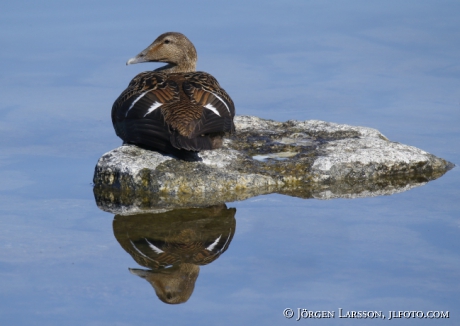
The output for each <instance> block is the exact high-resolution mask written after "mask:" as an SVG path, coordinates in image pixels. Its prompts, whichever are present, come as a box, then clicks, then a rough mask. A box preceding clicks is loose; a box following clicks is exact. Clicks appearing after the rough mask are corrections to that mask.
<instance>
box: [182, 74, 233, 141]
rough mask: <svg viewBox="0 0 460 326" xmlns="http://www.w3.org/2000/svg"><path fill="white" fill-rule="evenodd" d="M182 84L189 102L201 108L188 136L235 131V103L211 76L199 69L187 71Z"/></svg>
mask: <svg viewBox="0 0 460 326" xmlns="http://www.w3.org/2000/svg"><path fill="white" fill-rule="evenodd" d="M182 85H183V86H182V87H183V90H184V92H185V94H186V95H187V96H188V97H189V99H190V101H191V103H193V104H195V105H199V106H201V107H202V108H203V111H202V114H201V116H200V118H199V119H197V120H195V121H194V124H195V126H194V131H193V133H192V134H191V135H190V136H189V137H196V136H198V135H201V134H207V133H219V132H230V133H233V132H234V131H235V125H234V124H233V117H234V116H235V105H234V104H233V101H232V99H231V98H230V96H229V95H228V94H227V92H225V90H224V89H223V88H221V87H220V85H219V83H218V82H217V80H216V79H215V78H214V77H213V76H211V75H210V74H208V73H205V72H200V71H198V72H193V73H188V74H185V81H184V82H183V84H182Z"/></svg>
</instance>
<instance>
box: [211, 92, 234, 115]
mask: <svg viewBox="0 0 460 326" xmlns="http://www.w3.org/2000/svg"><path fill="white" fill-rule="evenodd" d="M210 93H211V94H212V95H214V96H215V97H217V98H218V99H219V100H220V101H221V102H222V103H224V105H225V107H226V108H227V110H228V113H229V114H230V115H232V114H231V112H230V108H229V107H228V105H227V103H225V101H224V100H223V99H222V98H221V97H220V96H219V95H217V94H216V93H213V92H210ZM219 116H220V114H219Z"/></svg>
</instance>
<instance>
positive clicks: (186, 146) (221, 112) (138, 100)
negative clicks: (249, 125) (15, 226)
mask: <svg viewBox="0 0 460 326" xmlns="http://www.w3.org/2000/svg"><path fill="white" fill-rule="evenodd" d="M149 61H151V62H166V63H167V65H166V66H163V67H161V68H158V69H156V70H154V71H148V72H143V73H140V74H139V75H137V76H136V77H134V79H133V80H132V81H131V82H130V83H129V86H128V88H127V89H126V90H125V91H124V92H123V93H121V95H120V96H119V97H118V99H117V100H116V101H115V103H114V104H113V107H112V122H113V125H114V128H115V131H116V133H117V135H118V136H119V137H120V138H121V139H123V141H124V142H125V143H131V144H136V145H139V146H142V147H145V148H148V149H152V150H157V151H160V152H163V153H167V154H172V155H174V156H176V157H179V158H182V159H185V160H195V159H196V154H195V153H196V152H198V151H200V150H206V149H215V148H219V147H220V146H221V145H222V136H223V135H224V134H225V133H232V132H234V130H235V127H234V124H233V117H234V116H235V107H234V104H233V101H232V99H231V98H230V96H229V95H228V94H227V93H226V92H225V90H224V89H222V88H221V87H220V85H219V83H218V82H217V80H216V79H215V78H214V77H213V76H211V75H210V74H208V73H205V72H199V71H195V67H196V61H197V55H196V50H195V47H194V46H193V44H192V43H191V42H190V41H189V40H188V39H187V38H186V37H185V36H184V35H182V34H180V33H172V32H170V33H165V34H162V35H160V36H159V37H158V38H157V39H156V40H155V41H154V42H153V43H152V44H151V45H150V46H149V47H148V48H146V49H145V50H144V51H142V52H141V53H139V54H138V55H137V56H136V57H134V58H132V59H130V60H128V62H127V64H133V63H140V62H149Z"/></svg>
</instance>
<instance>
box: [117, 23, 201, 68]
mask: <svg viewBox="0 0 460 326" xmlns="http://www.w3.org/2000/svg"><path fill="white" fill-rule="evenodd" d="M197 59H198V57H197V54H196V50H195V47H194V46H193V44H192V42H190V40H189V39H188V38H187V37H185V35H183V34H181V33H175V32H168V33H164V34H161V35H160V36H158V37H157V39H156V40H155V41H153V43H152V44H150V45H149V46H148V47H147V48H146V49H145V50H144V51H142V52H141V53H139V54H138V55H137V56H135V57H134V58H131V59H129V60H128V62H126V64H127V65H130V64H134V63H141V62H166V63H168V65H166V66H164V67H161V68H159V69H157V70H163V71H168V72H190V71H195V69H196V61H197Z"/></svg>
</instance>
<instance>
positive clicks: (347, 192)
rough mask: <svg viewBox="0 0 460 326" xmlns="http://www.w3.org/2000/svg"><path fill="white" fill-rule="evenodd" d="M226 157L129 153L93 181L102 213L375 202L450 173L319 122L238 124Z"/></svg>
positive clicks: (217, 153) (122, 152) (380, 141)
mask: <svg viewBox="0 0 460 326" xmlns="http://www.w3.org/2000/svg"><path fill="white" fill-rule="evenodd" d="M235 125H236V130H237V132H236V134H235V135H233V136H232V137H230V138H229V139H225V141H224V146H223V148H222V149H219V150H213V151H202V152H200V153H199V156H200V157H201V159H202V161H200V162H184V161H180V160H177V159H174V158H172V157H169V156H164V155H162V154H159V153H157V152H153V151H148V150H144V149H141V148H139V147H137V146H134V145H124V146H121V147H119V148H116V149H114V150H112V151H110V152H108V153H106V154H104V155H103V156H102V157H101V158H100V159H99V161H98V163H97V165H96V168H95V174H94V185H95V187H94V193H95V195H96V201H97V202H98V205H99V206H100V207H101V208H102V209H104V210H109V211H114V210H115V212H116V213H120V212H125V213H127V212H135V211H136V210H143V209H146V208H150V209H154V208H155V209H163V208H173V207H190V206H192V207H204V206H210V205H215V204H219V203H223V202H230V201H235V200H242V199H246V198H249V197H252V196H256V195H260V194H267V193H272V192H277V193H284V194H288V195H294V196H298V197H303V198H311V197H315V198H337V197H359V196H376V195H382V194H389V193H394V192H398V191H404V190H407V189H410V188H411V187H415V186H417V185H421V184H424V183H426V182H428V181H430V180H433V179H436V178H438V177H440V176H441V175H443V174H444V173H445V172H446V171H448V170H449V169H450V168H452V167H453V164H452V163H449V162H447V161H445V160H443V159H442V158H438V157H436V156H434V155H432V154H429V153H427V152H425V151H423V150H421V149H418V148H415V147H412V146H407V145H403V144H400V143H396V142H392V141H390V140H388V139H387V138H386V137H385V136H383V135H382V134H381V133H380V132H379V131H377V130H375V129H372V128H366V127H354V126H349V125H340V124H335V123H329V122H324V121H317V120H307V121H294V120H290V121H287V122H284V123H282V122H276V121H272V120H264V119H260V118H257V117H250V116H238V117H236V118H235Z"/></svg>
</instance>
